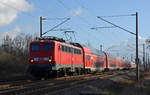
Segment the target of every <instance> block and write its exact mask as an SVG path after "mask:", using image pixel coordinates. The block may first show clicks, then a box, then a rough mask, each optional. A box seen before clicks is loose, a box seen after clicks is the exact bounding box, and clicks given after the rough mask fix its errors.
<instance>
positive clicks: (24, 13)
mask: <svg viewBox="0 0 150 95" xmlns="http://www.w3.org/2000/svg"><path fill="white" fill-rule="evenodd" d="M0 3H1V4H3V5H5V6H7V7H9V8H12V9H14V10H16V11H22V10H20V9H18V8H16V7H13V6H11V5H9V4H6V3H4V2H2V1H0ZM23 13H24V14H26V15H28V16H30V17H32V18H35V16H34V15H31V14H27V13H25V12H23Z"/></svg>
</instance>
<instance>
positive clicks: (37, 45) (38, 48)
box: [31, 44, 40, 51]
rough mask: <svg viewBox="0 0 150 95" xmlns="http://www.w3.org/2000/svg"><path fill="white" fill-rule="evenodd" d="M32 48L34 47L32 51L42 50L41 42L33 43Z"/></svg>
mask: <svg viewBox="0 0 150 95" xmlns="http://www.w3.org/2000/svg"><path fill="white" fill-rule="evenodd" d="M31 49H32V51H39V50H40V44H32V46H31Z"/></svg>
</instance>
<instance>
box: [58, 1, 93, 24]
mask: <svg viewBox="0 0 150 95" xmlns="http://www.w3.org/2000/svg"><path fill="white" fill-rule="evenodd" d="M56 1H57V2H58V3H59V4H61V5H62V6H63V7H64V8H65V9H66V10H70V8H69V7H68V6H66V5H65V4H64V3H63V2H62V1H61V0H56ZM78 18H79V19H80V20H81V21H82V22H84V23H85V24H87V25H91V24H90V23H89V22H88V21H87V20H85V19H84V18H82V17H79V16H78Z"/></svg>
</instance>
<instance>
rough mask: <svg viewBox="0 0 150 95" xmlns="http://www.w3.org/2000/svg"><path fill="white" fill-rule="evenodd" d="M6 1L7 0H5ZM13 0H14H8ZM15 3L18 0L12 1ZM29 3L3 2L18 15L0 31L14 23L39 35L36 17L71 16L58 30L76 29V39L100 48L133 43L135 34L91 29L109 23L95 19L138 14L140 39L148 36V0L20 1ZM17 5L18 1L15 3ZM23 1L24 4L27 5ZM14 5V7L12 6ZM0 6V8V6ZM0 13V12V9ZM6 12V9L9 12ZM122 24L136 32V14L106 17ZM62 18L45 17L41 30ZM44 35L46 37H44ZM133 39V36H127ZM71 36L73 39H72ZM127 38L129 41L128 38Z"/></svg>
mask: <svg viewBox="0 0 150 95" xmlns="http://www.w3.org/2000/svg"><path fill="white" fill-rule="evenodd" d="M2 1H3V0H0V4H2V3H1V2H2ZM6 1H9V0H6ZM10 1H13V0H10ZM14 1H16V2H18V1H19V0H14ZM20 1H23V2H26V3H27V4H28V5H31V6H32V7H30V6H29V8H28V9H26V7H25V8H24V9H26V10H23V11H22V10H21V9H20V7H18V6H17V5H16V6H13V9H12V6H11V3H10V2H5V3H7V4H8V5H9V4H10V6H7V5H5V6H7V7H9V8H10V7H11V9H12V10H17V11H18V13H17V14H16V15H17V16H16V17H15V18H14V19H13V20H12V21H11V22H10V23H9V24H7V25H3V26H0V27H1V28H0V33H1V34H2V33H5V32H8V31H10V32H11V31H13V30H14V28H15V27H16V26H17V27H18V28H19V29H20V30H22V31H24V32H25V33H26V34H34V33H38V34H39V17H40V16H44V17H46V18H57V17H58V18H71V19H70V20H69V21H67V22H66V23H65V24H63V25H62V26H60V27H58V28H57V29H63V28H70V29H71V30H73V31H75V37H76V42H79V43H82V44H86V43H90V44H91V45H92V46H93V47H95V48H99V45H100V44H102V45H103V46H104V48H105V49H106V48H108V47H110V46H112V45H118V44H119V45H120V44H121V43H123V42H125V41H128V42H132V43H134V36H133V35H131V34H129V33H127V32H125V31H123V30H120V29H118V28H110V29H108V28H106V29H97V30H91V29H90V28H92V27H103V26H111V25H110V24H107V23H105V22H103V21H102V20H100V19H98V18H97V16H111V15H126V14H135V12H138V13H139V35H140V36H141V37H142V39H145V38H148V37H149V34H150V32H149V30H150V27H149V25H150V21H149V17H150V12H149V9H150V6H149V4H150V0H20ZM16 4H18V3H16ZM27 4H26V5H27ZM14 7H15V8H14ZM0 8H1V7H0ZM0 12H1V11H0ZM8 12H9V11H8ZM0 17H1V16H0ZM105 19H107V20H109V21H111V22H113V23H115V24H117V25H120V26H121V27H124V28H126V29H128V30H130V31H133V32H135V16H129V17H114V18H105ZM61 21H62V20H48V21H45V22H44V24H43V31H47V30H49V29H51V28H52V27H53V26H55V25H57V24H59V23H60V22H61ZM46 35H50V36H58V37H63V38H64V39H65V36H64V34H63V33H62V32H61V31H53V32H49V33H48V34H46ZM46 35H45V36H46ZM130 38H132V39H130ZM73 39H74V38H73ZM129 39H130V40H129Z"/></svg>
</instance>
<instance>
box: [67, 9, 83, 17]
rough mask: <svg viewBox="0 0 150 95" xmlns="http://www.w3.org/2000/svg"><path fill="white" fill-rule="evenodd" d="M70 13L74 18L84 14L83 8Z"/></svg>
mask: <svg viewBox="0 0 150 95" xmlns="http://www.w3.org/2000/svg"><path fill="white" fill-rule="evenodd" d="M69 13H70V14H71V15H74V16H79V15H81V14H82V13H83V11H82V9H81V8H78V9H73V10H70V11H69Z"/></svg>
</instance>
